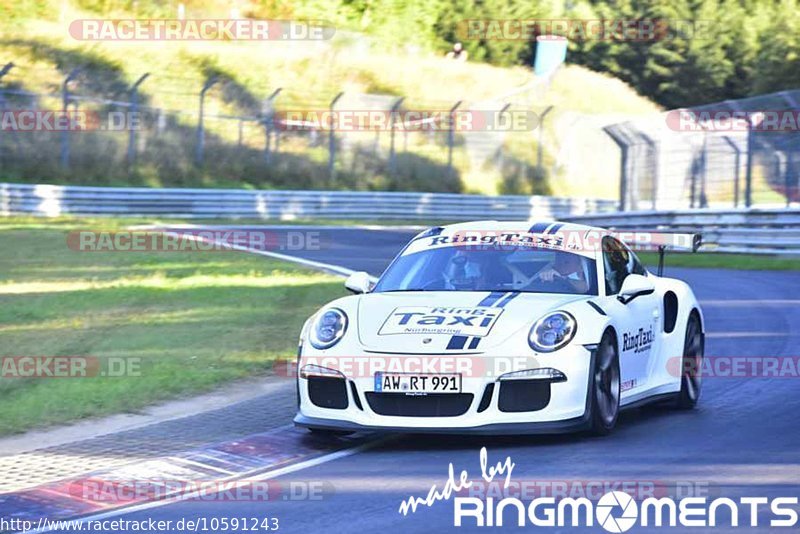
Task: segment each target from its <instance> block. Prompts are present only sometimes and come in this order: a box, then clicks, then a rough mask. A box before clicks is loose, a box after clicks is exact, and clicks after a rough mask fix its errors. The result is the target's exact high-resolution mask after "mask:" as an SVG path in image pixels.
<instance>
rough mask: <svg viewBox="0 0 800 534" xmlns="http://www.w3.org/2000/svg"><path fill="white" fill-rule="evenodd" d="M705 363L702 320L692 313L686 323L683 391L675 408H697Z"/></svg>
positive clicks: (682, 376)
mask: <svg viewBox="0 0 800 534" xmlns="http://www.w3.org/2000/svg"><path fill="white" fill-rule="evenodd" d="M702 363H703V333H702V330H701V328H700V319H699V318H698V317H697V315H696V314H694V313H692V315H690V316H689V320H688V321H687V323H686V338H685V339H684V342H683V357H682V359H681V390H680V392H679V393H678V398H677V399H676V400H675V407H676V408H678V409H680V410H689V409H691V408H694V407H695V406H697V401H698V399H700V386H701V385H702V384H701V381H700V366H701V365H702Z"/></svg>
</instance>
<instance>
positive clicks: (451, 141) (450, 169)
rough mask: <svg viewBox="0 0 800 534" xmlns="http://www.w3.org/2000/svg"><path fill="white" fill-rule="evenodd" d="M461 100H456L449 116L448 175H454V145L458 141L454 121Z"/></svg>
mask: <svg viewBox="0 0 800 534" xmlns="http://www.w3.org/2000/svg"><path fill="white" fill-rule="evenodd" d="M461 102H462V101H461V100H459V101H458V102H456V104H455V106H453V107H452V108H450V113H449V115H448V118H449V119H450V120H449V122H448V125H447V126H448V129H447V176H448V177H451V176H453V145H454V144H455V141H456V136H455V131H454V128H453V123H454V122H455V117H454V115H455V113H456V110H457V109H458V107H459V106H460V105H461Z"/></svg>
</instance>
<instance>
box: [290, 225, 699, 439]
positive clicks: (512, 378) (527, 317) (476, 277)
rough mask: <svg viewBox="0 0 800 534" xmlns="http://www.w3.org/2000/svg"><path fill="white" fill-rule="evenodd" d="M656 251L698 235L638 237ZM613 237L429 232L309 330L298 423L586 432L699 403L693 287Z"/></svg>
mask: <svg viewBox="0 0 800 534" xmlns="http://www.w3.org/2000/svg"><path fill="white" fill-rule="evenodd" d="M631 235H632V239H633V240H634V241H636V243H635V245H641V244H646V245H648V246H649V247H650V248H656V249H658V250H659V251H660V252H661V253H662V260H663V252H664V250H665V249H669V248H685V249H690V250H696V248H697V246H698V245H699V236H696V235H691V234H655V233H636V234H631ZM621 237H624V236H620V235H618V234H614V233H612V232H609V231H606V230H603V229H599V228H593V227H588V226H583V225H578V224H571V223H559V222H541V223H515V222H497V221H481V222H474V223H464V224H456V225H450V226H444V227H435V228H430V229H428V230H426V231H424V232H422V233H420V234H419V235H417V236H416V237H415V238H414V239H412V240H411V241H410V242H409V243H408V244H407V245H406V247H405V248H404V249H403V250H402V251H401V252H400V254H399V255H398V256H397V257H396V258H395V259H394V260H393V261H392V263H391V264H390V266H389V267H388V268H387V269H386V271H385V272H384V273H383V275H382V276H381V277H380V279H378V280H377V282H375V281H373V280H372V279H371V278H370V277H369V275H368V274H367V273H363V272H360V273H354V274H353V275H351V276H350V277H349V278H348V280H347V282H346V283H345V285H346V287H347V288H348V289H349V290H351V291H352V292H353V293H355V295H352V296H348V297H344V298H341V299H338V300H335V301H334V302H331V303H330V304H328V305H326V306H324V307H323V308H322V309H320V310H319V311H318V312H317V313H316V314H315V315H314V316H312V317H311V318H309V320H308V321H306V323H305V325H304V327H303V330H302V333H301V337H300V344H299V350H298V359H297V366H298V367H297V368H298V378H297V396H298V404H299V408H298V413H297V416H296V417H295V420H294V421H295V424H297V425H299V426H303V427H307V428H309V429H311V430H313V431H319V432H353V431H361V430H367V431H374V430H383V431H392V432H398V431H400V432H421V433H428V432H448V433H485V434H526V433H553V432H564V431H573V430H581V429H590V430H591V431H593V432H594V433H597V434H605V433H607V432H609V431H611V430H612V429H613V428H614V426H615V425H616V422H617V418H618V415H619V411H620V409H621V408H626V407H631V406H637V405H640V404H643V403H648V402H655V401H668V402H671V403H672V404H673V405H674V406H675V407H677V408H692V407H694V406H695V404H696V403H697V401H698V397H699V394H700V385H701V383H700V377H699V373H697V372H696V370H697V369H699V368H700V360H701V358H702V357H703V347H704V336H705V334H704V322H703V314H702V310H701V309H700V306H699V304H698V302H697V299H696V298H695V296H694V294H693V293H692V290H691V288H690V287H689V286H688V285H687V284H685V283H684V282H682V281H680V280H675V279H670V278H665V277H662V276H659V275H660V274H661V268H662V266H663V263H661V264H660V266H659V275H656V274H653V273H651V272H649V271H648V270H647V269H646V268H645V267H644V266H643V265H642V263H641V262H640V260H639V259H638V257H637V256H636V254H635V253H634V251H633V250H632V249H631V247H629V246H628V245H627V244H626V243H625V242H624V241H625V240H630V239H628V238H625V239H620V238H621Z"/></svg>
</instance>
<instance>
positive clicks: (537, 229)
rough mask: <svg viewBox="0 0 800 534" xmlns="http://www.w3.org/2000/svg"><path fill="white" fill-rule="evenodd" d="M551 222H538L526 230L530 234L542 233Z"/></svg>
mask: <svg viewBox="0 0 800 534" xmlns="http://www.w3.org/2000/svg"><path fill="white" fill-rule="evenodd" d="M550 224H551V223H549V222H538V223H536V224H534V225H533V226H531V229H530V230H528V233H530V234H543V233H544V231H545V230H547V227H548V226H550Z"/></svg>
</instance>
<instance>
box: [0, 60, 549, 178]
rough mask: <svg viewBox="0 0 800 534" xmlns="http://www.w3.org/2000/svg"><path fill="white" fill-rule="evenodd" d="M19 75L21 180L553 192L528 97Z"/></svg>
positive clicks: (7, 125) (13, 143)
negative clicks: (409, 95)
mask: <svg viewBox="0 0 800 534" xmlns="http://www.w3.org/2000/svg"><path fill="white" fill-rule="evenodd" d="M18 69H19V67H18V66H14V65H12V64H9V65H7V69H6V70H5V71H4V72H2V73H0V114H2V119H3V124H2V128H0V172H2V173H3V175H4V177H5V178H6V179H8V180H10V181H40V182H41V181H53V180H59V181H62V182H73V183H87V184H94V185H119V184H123V183H124V184H130V185H151V186H165V185H174V186H182V185H193V186H205V185H217V186H219V185H230V186H232V187H233V186H248V185H250V186H255V187H271V188H292V189H297V188H319V189H337V188H341V189H355V190H363V189H378V190H410V191H414V190H416V191H434V192H437V191H438V192H462V191H469V190H473V191H475V190H480V187H476V184H475V183H469V180H470V177H469V176H468V175H470V174H471V175H472V176H473V178H474V176H482V175H485V176H486V178H487V180H491V181H494V182H497V183H500V184H501V185H500V187H498V188H497V192H500V193H547V192H548V191H547V189H546V183H545V182H546V180H545V177H544V175H545V174H546V171H545V170H544V165H543V163H542V159H543V158H542V154H541V149H539V152H538V154H537V150H536V144H537V143H540V142H541V132H539V131H537V127H538V126H539V124H538V122H539V116H540V114H541V112H542V110H541V109H536V108H535V107H534V106H533V105H532V104H531V103H530V99H528V100H525V99H521V98H519V95H516V97H515V98H514V99H513V101H512V99H511V98H508V97H498V98H497V99H496V100H490V101H481V102H466V101H456V100H453V101H409V100H407V99H405V98H403V97H401V96H398V95H380V94H362V93H358V92H342V93H338V94H332V95H325V94H320V93H318V92H315V91H314V90H313V88H305V89H297V88H280V87H276V88H273V89H271V90H266V89H265V90H264V92H263V94H254V93H253V92H252V91H251V89H248V88H246V87H243V86H242V85H240V84H238V83H237V82H235V81H233V80H231V79H228V78H226V77H224V76H218V75H211V76H208V77H207V78H206V79H205V80H204V81H202V82H199V81H198V82H197V83H196V84H194V85H196V91H187V90H186V89H185V87H186V86H187V84H186V83H185V82H184V83H181V87H182V88H183V89H182V90H181V91H172V90H171V89H170V83H171V79H170V77H169V76H168V75H166V76H162V75H156V74H154V75H153V76H149V75H143V76H142V77H141V78H139V79H138V80H136V82H135V83H133V84H129V83H127V82H125V81H124V80H121V79H115V80H114V83H113V84H109V83H96V78H98V77H99V78H102V75H100V74H98V73H97V72H94V71H93V72H86V71H80V70H76V71H73V72H69V73H66V74H65V73H61V72H55V74H56V75H58V76H61V77H60V78H59V77H58V76H54V77H53V80H59V82H58V85H56V84H55V83H51V84H50V86H51V87H53V90H52V91H50V92H41V91H38V92H33V91H29V90H27V89H26V84H25V77H26V73H25V71H24V69H19V70H20V72H19V73H18V74H17V77H16V78H14V77H13V76H12V75H8V73H9V72H11V73H12V74H13V73H15V72H16V71H17V70H18ZM4 75H6V76H4ZM117 77H118V76H117ZM110 87H112V88H113V89H114V90H110V89H109V88H110ZM145 89H146V90H145ZM51 112H52V113H53V114H54V115H55V119H53V121H52V122H50V123H48V121H47V119H46V118H44V119H43V116H44V115H46V114H47V113H51ZM26 113H28V114H31V115H32V116H33V118H30V117H28V116H27V115H26ZM65 117H66V119H65ZM51 118H52V117H51ZM59 119H65V120H66V121H67V122H70V124H71V125H70V126H67V127H63V126H60V125H59V124H58V120H59ZM26 121H27V122H26ZM30 121H35V124H34V125H33V126H31V124H32V123H31V122H30ZM73 122H74V123H76V124H77V126H74V125H72V123H73ZM479 179H480V178H479Z"/></svg>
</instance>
